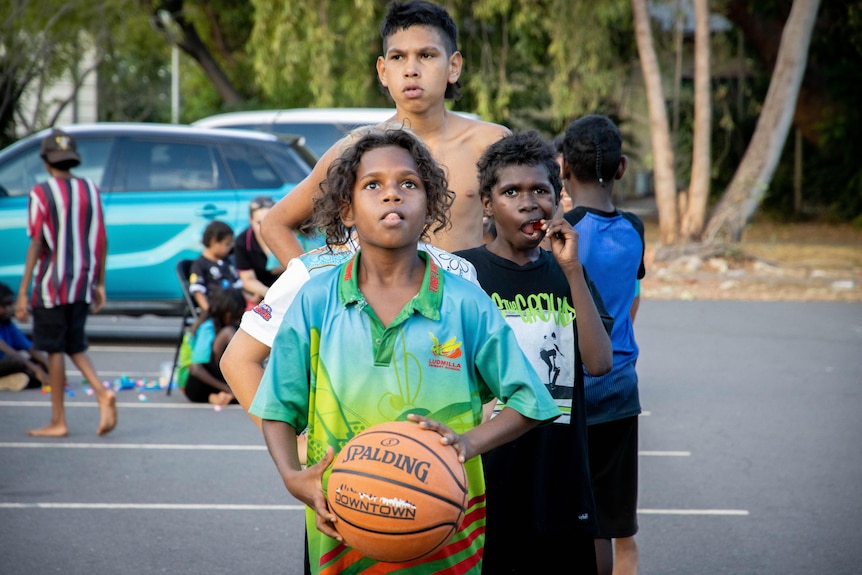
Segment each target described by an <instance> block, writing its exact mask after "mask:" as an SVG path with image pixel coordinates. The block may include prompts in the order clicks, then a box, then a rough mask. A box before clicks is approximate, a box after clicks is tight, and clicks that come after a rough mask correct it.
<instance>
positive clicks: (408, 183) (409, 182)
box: [401, 180, 419, 190]
mask: <svg viewBox="0 0 862 575" xmlns="http://www.w3.org/2000/svg"><path fill="white" fill-rule="evenodd" d="M401 185H402V186H404V187H405V188H410V189H411V190H415V189H416V188H418V187H419V186H418V185H417V184H416V182H414V181H413V180H405V181H404V183H403V184H401Z"/></svg>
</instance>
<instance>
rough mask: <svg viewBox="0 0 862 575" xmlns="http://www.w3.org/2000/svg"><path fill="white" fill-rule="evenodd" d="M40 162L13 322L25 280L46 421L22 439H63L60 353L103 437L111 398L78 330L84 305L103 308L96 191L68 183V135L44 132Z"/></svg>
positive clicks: (112, 413) (21, 315)
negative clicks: (41, 355) (90, 395)
mask: <svg viewBox="0 0 862 575" xmlns="http://www.w3.org/2000/svg"><path fill="white" fill-rule="evenodd" d="M42 160H43V161H44V162H45V169H46V170H47V171H48V174H49V175H50V176H51V177H50V178H49V179H48V181H47V182H43V183H40V184H36V186H34V187H33V189H32V190H31V191H30V205H29V210H28V211H29V216H28V222H27V235H29V236H30V246H29V247H28V249H27V256H26V260H25V263H24V275H23V277H22V278H21V286H20V288H19V289H18V299H17V301H16V304H15V316H16V317H17V318H18V320H19V321H26V319H27V316H28V315H29V312H30V303H31V302H30V299H29V298H28V290H29V289H30V282H31V280H33V296H32V312H33V347H35V348H36V349H39V350H41V351H44V352H46V353H47V354H48V381H49V383H50V385H51V421H50V422H49V423H48V425H46V426H44V427H41V428H39V429H33V430H31V431H29V432H28V433H29V434H30V435H33V436H36V437H65V436H66V435H68V433H69V430H68V427H67V424H66V411H65V406H64V405H63V399H64V392H65V384H66V367H65V362H64V358H63V355H64V354H68V355H69V358H70V359H71V360H72V362H73V363H74V364H75V366H76V367H77V368H78V369H79V370H80V371H81V373H82V374H83V375H84V377H85V378H86V379H87V382H88V383H89V384H90V386H91V387H92V388H93V391H94V392H95V394H96V399H97V400H98V402H99V427H98V429H97V431H96V433H98V434H99V435H104V434H106V433H108V432H109V431H111V430H112V429H114V427H115V426H116V424H117V399H116V396H115V394H114V392H113V391H111V390H109V389H107V388H106V387H105V386H104V385H102V382H101V381H100V379H99V376H98V374H97V373H96V370H95V368H94V367H93V364H92V363H91V362H90V358H89V356H88V355H87V353H86V351H87V347H88V342H87V335H86V331H85V327H86V323H87V315H88V313H89V311H90V306H91V305H92V309H93V312H94V313H96V312H98V311H99V310H101V309H102V307H103V306H104V305H105V258H106V255H107V251H108V240H107V235H106V232H105V221H104V218H103V215H102V204H101V199H100V198H99V190H98V188H96V184H94V183H93V182H92V181H90V180H89V179H86V178H76V177H74V176H73V175H72V174H71V172H70V171H69V170H71V169H72V168H74V167H75V166H77V165H79V164H80V163H81V158H80V156H79V155H78V152H77V150H76V146H75V140H74V139H73V138H72V136H70V135H69V134H67V133H65V132H63V131H61V130H57V129H54V130H52V131H51V133H50V134H49V135H48V136H47V137H46V138H45V139H44V140H42ZM34 272H35V277H34Z"/></svg>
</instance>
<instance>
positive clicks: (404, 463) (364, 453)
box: [343, 445, 431, 483]
mask: <svg viewBox="0 0 862 575" xmlns="http://www.w3.org/2000/svg"><path fill="white" fill-rule="evenodd" d="M346 451H347V453H346V454H345V457H344V460H343V462H344V463H350V462H351V461H362V460H368V461H377V462H380V463H383V464H384V465H391V466H392V467H394V468H395V469H399V470H401V471H403V472H404V473H406V474H408V475H412V476H414V477H415V478H416V479H418V480H419V481H421V482H423V483H424V482H425V480H426V479H427V478H428V468H429V467H430V466H431V462H430V461H423V460H420V459H416V458H415V457H410V456H408V455H404V454H403V453H396V452H394V451H389V450H388V449H380V448H379V447H373V446H370V445H348V446H347V448H346Z"/></svg>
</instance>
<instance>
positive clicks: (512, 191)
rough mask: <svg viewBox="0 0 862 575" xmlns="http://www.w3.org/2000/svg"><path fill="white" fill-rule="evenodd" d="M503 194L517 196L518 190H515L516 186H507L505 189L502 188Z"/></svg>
mask: <svg viewBox="0 0 862 575" xmlns="http://www.w3.org/2000/svg"><path fill="white" fill-rule="evenodd" d="M503 195H504V196H509V197H512V196H517V195H518V190H517V188H507V189H505V190H503Z"/></svg>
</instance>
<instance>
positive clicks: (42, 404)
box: [0, 390, 242, 411]
mask: <svg viewBox="0 0 862 575" xmlns="http://www.w3.org/2000/svg"><path fill="white" fill-rule="evenodd" d="M127 391H129V392H131V391H132V390H127ZM153 391H162V392H164V391H165V390H153ZM174 391H175V392H177V390H174ZM120 393H122V392H120ZM142 393H146V392H142ZM63 404H64V405H65V406H66V407H98V406H99V404H98V403H96V401H95V398H94V399H93V401H87V402H84V401H68V400H67V401H65V402H64V403H63ZM0 407H51V402H50V401H48V400H45V401H0ZM117 407H122V408H123V409H126V408H129V407H134V408H138V409H208V410H210V411H215V408H214V407H213V406H212V405H210V404H209V403H191V402H187V403H144V402H137V403H125V402H118V403H117ZM228 409H229V410H240V409H242V408H241V407H240V406H238V405H228V406H225V407H222V411H224V410H228Z"/></svg>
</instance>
